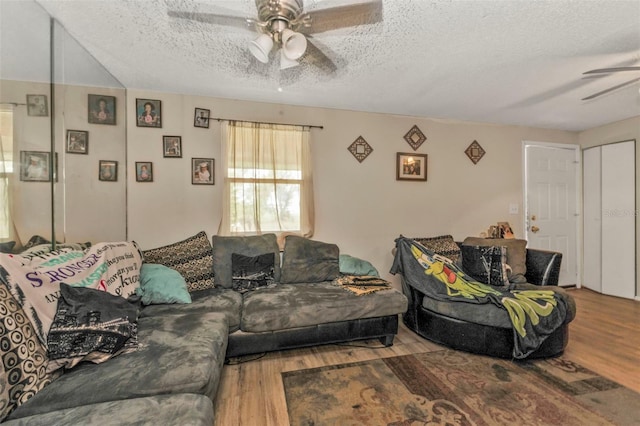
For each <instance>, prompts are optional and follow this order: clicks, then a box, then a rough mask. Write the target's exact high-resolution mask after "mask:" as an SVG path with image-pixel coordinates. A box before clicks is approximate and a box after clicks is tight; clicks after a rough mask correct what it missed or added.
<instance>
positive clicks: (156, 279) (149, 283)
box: [136, 263, 191, 305]
mask: <svg viewBox="0 0 640 426" xmlns="http://www.w3.org/2000/svg"><path fill="white" fill-rule="evenodd" d="M136 294H137V295H138V296H140V297H141V300H142V303H143V304H145V305H153V304H159V303H191V296H190V295H189V290H188V288H187V282H186V281H185V280H184V277H183V276H182V275H181V274H180V272H178V271H176V270H175V269H171V268H168V267H166V266H164V265H158V264H155V263H145V264H143V265H142V268H140V287H138V288H137V289H136Z"/></svg>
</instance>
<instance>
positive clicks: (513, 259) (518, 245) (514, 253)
mask: <svg viewBox="0 0 640 426" xmlns="http://www.w3.org/2000/svg"><path fill="white" fill-rule="evenodd" d="M462 244H464V245H468V246H485V247H486V246H504V247H506V248H507V263H508V264H509V266H510V267H511V274H510V275H509V282H510V283H513V284H521V283H526V282H527V279H526V278H525V274H526V273H527V240H518V239H503V238H480V237H467V238H465V240H464V241H463V243H462Z"/></svg>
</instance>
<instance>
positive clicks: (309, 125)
mask: <svg viewBox="0 0 640 426" xmlns="http://www.w3.org/2000/svg"><path fill="white" fill-rule="evenodd" d="M210 120H216V121H244V122H245V123H255V124H277V125H280V126H302V127H309V128H311V129H320V130H322V129H324V126H314V125H312V124H286V123H269V122H266V121H251V120H235V119H231V118H210Z"/></svg>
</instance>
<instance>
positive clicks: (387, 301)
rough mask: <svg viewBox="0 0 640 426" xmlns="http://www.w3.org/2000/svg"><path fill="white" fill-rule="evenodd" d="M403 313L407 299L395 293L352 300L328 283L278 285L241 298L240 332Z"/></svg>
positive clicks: (385, 291) (380, 293)
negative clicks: (242, 303) (242, 302)
mask: <svg viewBox="0 0 640 426" xmlns="http://www.w3.org/2000/svg"><path fill="white" fill-rule="evenodd" d="M406 310H407V298H406V297H405V296H404V295H403V294H402V293H400V292H399V291H397V290H395V289H389V290H382V291H378V292H375V293H371V294H367V295H363V296H356V295H355V294H353V293H351V292H349V291H346V290H344V289H342V288H340V287H337V286H335V285H333V284H331V283H330V282H323V283H296V284H279V285H278V286H276V287H274V288H269V289H262V290H257V291H253V292H249V293H246V294H245V295H244V305H243V308H242V322H241V326H240V328H241V330H242V331H246V332H254V333H257V332H263V331H276V330H282V329H288V328H296V327H305V326H310V325H316V324H325V323H331V322H337V321H348V320H353V319H359V318H373V317H382V316H387V315H396V314H399V313H403V312H405V311H406Z"/></svg>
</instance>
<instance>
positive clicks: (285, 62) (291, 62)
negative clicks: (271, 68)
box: [280, 49, 300, 70]
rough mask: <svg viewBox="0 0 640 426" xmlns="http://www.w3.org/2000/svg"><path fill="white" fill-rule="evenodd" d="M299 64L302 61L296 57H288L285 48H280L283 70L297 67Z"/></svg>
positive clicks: (281, 67)
mask: <svg viewBox="0 0 640 426" xmlns="http://www.w3.org/2000/svg"><path fill="white" fill-rule="evenodd" d="M298 65H300V63H299V62H298V61H296V60H295V59H289V58H287V55H285V54H284V49H282V50H280V69H281V70H286V69H288V68H293V67H297V66H298Z"/></svg>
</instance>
